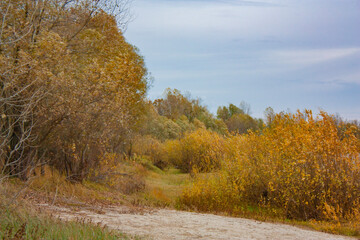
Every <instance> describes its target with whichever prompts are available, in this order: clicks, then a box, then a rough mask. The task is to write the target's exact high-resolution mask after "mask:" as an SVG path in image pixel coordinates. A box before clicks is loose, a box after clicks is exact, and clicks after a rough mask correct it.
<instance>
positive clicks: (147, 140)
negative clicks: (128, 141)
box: [133, 136, 168, 169]
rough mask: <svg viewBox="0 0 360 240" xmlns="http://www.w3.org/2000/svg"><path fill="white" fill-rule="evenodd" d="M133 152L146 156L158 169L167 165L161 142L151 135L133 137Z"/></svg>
mask: <svg viewBox="0 0 360 240" xmlns="http://www.w3.org/2000/svg"><path fill="white" fill-rule="evenodd" d="M133 152H134V153H135V154H137V155H138V156H146V158H147V159H149V160H150V161H151V162H152V164H154V165H155V166H156V167H158V168H160V169H164V168H166V167H167V166H168V162H167V159H166V155H165V149H164V146H163V143H162V142H160V141H159V140H157V139H155V138H153V137H151V136H141V137H138V138H136V139H135V142H134V144H133Z"/></svg>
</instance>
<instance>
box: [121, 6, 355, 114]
mask: <svg viewBox="0 0 360 240" xmlns="http://www.w3.org/2000/svg"><path fill="white" fill-rule="evenodd" d="M132 12H133V14H134V20H133V21H132V22H131V23H130V24H129V26H128V29H127V31H126V32H125V37H126V38H127V40H128V41H129V42H130V43H132V44H134V45H136V46H137V47H138V48H139V49H140V53H141V54H142V55H143V56H144V58H145V61H146V65H147V68H148V70H149V72H151V75H152V76H153V78H154V82H153V86H152V88H151V89H150V91H149V97H150V98H151V99H155V98H158V97H161V95H162V93H163V91H164V89H165V88H167V87H170V88H177V89H179V90H181V91H183V92H186V91H188V92H190V93H191V95H192V96H194V97H200V98H201V99H202V100H203V103H204V104H205V105H207V106H208V107H209V109H210V110H211V111H212V112H214V113H215V112H216V109H217V107H218V106H220V105H227V104H229V103H234V104H239V103H240V102H241V101H246V102H247V103H249V104H250V105H251V110H252V113H253V114H252V115H253V116H255V117H263V112H264V110H265V108H267V107H268V106H271V107H273V108H274V110H275V111H276V112H279V111H283V110H291V111H292V112H295V111H296V110H297V109H301V110H302V109H304V108H308V109H313V110H314V111H317V110H318V109H323V110H325V111H327V112H329V113H339V114H340V115H341V116H342V117H344V118H346V119H358V120H360V0H316V1H314V0H254V1H253V0H247V1H242V0H134V2H133V6H132Z"/></svg>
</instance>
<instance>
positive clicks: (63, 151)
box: [0, 0, 360, 220]
mask: <svg viewBox="0 0 360 240" xmlns="http://www.w3.org/2000/svg"><path fill="white" fill-rule="evenodd" d="M126 6H127V2H126V1H121V0H119V1H106V0H96V1H94V0H47V1H45V0H37V1H30V0H4V1H1V3H0V19H1V27H0V41H1V42H0V78H1V81H0V130H1V131H0V170H1V176H0V180H1V179H2V178H5V177H11V176H14V177H19V178H21V179H23V180H26V179H27V178H28V177H29V176H32V175H33V174H34V169H36V168H37V167H39V166H40V167H43V166H45V165H48V166H51V167H52V168H54V169H57V170H58V171H59V172H60V173H61V174H64V175H65V176H66V178H67V180H69V181H73V182H82V181H83V180H85V179H86V180H87V179H90V180H91V179H92V180H94V179H95V180H96V181H100V180H101V179H106V178H107V177H106V176H110V175H111V174H112V173H113V172H114V168H120V167H121V166H122V165H119V163H121V162H124V161H128V160H131V161H137V162H142V163H143V164H146V163H149V164H151V165H154V166H156V167H158V168H160V169H166V168H167V167H170V166H172V167H176V168H178V169H180V170H181V171H183V172H186V173H190V174H191V175H192V176H193V179H194V182H193V184H192V185H191V186H189V187H188V188H186V189H185V191H184V193H183V195H182V196H181V197H180V202H181V203H182V204H183V205H185V206H187V207H189V208H194V209H197V210H203V211H222V212H223V211H227V212H231V213H238V212H240V213H241V212H242V211H243V210H244V208H246V206H258V207H269V209H272V211H278V212H277V214H282V215H283V216H285V217H288V218H298V219H305V220H308V219H332V220H334V219H337V220H339V219H347V220H349V219H360V213H359V210H358V209H359V207H360V192H359V189H360V159H359V153H360V140H359V139H360V127H359V123H358V122H356V121H353V122H348V121H343V120H342V119H341V118H340V117H339V116H333V115H329V114H327V113H325V112H321V113H320V114H319V115H318V116H313V114H312V112H311V111H309V110H305V111H303V112H300V111H298V112H297V113H295V114H293V113H288V112H281V113H275V112H274V111H273V110H272V108H267V109H266V110H265V117H264V119H257V118H253V117H252V116H251V114H250V113H251V112H250V106H249V105H248V104H247V103H245V102H242V103H240V104H239V105H236V104H229V105H227V106H220V107H219V108H218V110H217V113H216V115H214V114H212V113H211V112H210V111H209V110H208V109H207V107H206V106H205V105H203V104H202V103H201V101H200V100H199V99H196V98H192V97H191V96H189V95H188V94H183V93H181V92H180V91H179V90H176V89H167V90H165V92H164V94H163V96H162V97H161V98H159V99H156V100H154V101H151V100H149V99H147V97H146V94H147V91H148V89H149V86H150V82H151V81H150V77H149V75H148V72H147V69H146V67H145V63H144V59H143V57H142V56H141V55H140V54H139V52H138V50H137V48H136V47H134V46H133V45H131V44H130V43H128V42H127V41H126V40H125V38H124V36H123V34H122V31H121V28H120V27H121V26H123V24H124V23H126V16H127V7H126ZM117 171H120V172H121V171H122V170H121V169H120V170H119V169H117ZM124 171H125V172H126V169H124ZM38 174H39V173H38ZM123 175H124V174H123ZM123 175H121V176H123ZM131 181H133V182H135V183H136V179H131ZM134 188H136V189H142V187H141V184H139V186H138V187H136V186H135V187H134ZM279 209H280V210H279Z"/></svg>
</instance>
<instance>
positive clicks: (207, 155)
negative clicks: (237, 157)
mask: <svg viewBox="0 0 360 240" xmlns="http://www.w3.org/2000/svg"><path fill="white" fill-rule="evenodd" d="M165 145H166V152H167V154H168V159H169V161H170V162H171V163H172V164H173V165H175V166H176V167H178V168H179V169H181V170H182V171H184V172H191V171H192V170H194V169H196V170H197V171H200V172H207V171H210V170H212V169H217V168H219V167H220V164H221V159H222V158H223V146H224V139H223V137H221V136H220V135H219V134H217V133H215V132H211V131H208V130H206V129H198V130H196V131H194V132H191V133H186V134H185V135H184V137H183V138H182V139H180V140H172V141H167V142H166V143H165Z"/></svg>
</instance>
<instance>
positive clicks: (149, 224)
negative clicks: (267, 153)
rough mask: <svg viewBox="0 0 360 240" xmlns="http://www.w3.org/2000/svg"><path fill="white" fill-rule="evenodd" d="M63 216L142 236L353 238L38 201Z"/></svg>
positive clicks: (186, 214)
mask: <svg viewBox="0 0 360 240" xmlns="http://www.w3.org/2000/svg"><path fill="white" fill-rule="evenodd" d="M41 208H43V209H47V210H48V211H51V213H52V214H53V215H54V214H55V215H56V216H58V217H59V218H61V219H64V220H71V219H86V220H91V221H92V222H94V223H101V224H102V225H106V226H108V227H109V228H112V229H118V230H120V231H122V232H124V233H127V234H130V235H136V236H140V237H144V238H145V239H161V240H163V239H176V240H178V239H179V240H180V239H291V240H297V239H298V240H305V239H307V240H311V239H314V240H315V239H316V240H322V239H323V240H325V239H326V240H331V239H354V238H348V237H343V236H338V235H331V234H327V233H322V232H316V231H312V230H305V229H302V228H298V227H294V226H290V225H285V224H274V223H265V222H259V221H255V220H249V219H242V218H233V217H224V216H217V215H212V214H200V213H194V212H183V211H176V210H167V209H142V210H139V209H134V208H129V207H106V208H102V209H98V208H91V207H77V208H67V207H59V206H50V205H47V204H42V205H41Z"/></svg>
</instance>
